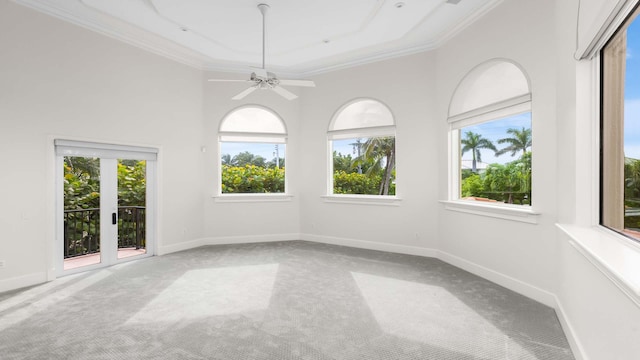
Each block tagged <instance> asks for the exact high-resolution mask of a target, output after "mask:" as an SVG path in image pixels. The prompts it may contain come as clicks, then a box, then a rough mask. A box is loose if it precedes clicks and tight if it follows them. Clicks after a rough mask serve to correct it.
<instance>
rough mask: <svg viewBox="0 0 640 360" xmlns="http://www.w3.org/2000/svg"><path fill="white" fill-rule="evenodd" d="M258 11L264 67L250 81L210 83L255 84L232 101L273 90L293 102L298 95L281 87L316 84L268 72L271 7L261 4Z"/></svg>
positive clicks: (226, 80) (312, 85) (258, 69)
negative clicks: (267, 36)
mask: <svg viewBox="0 0 640 360" xmlns="http://www.w3.org/2000/svg"><path fill="white" fill-rule="evenodd" d="M258 9H259V10H260V13H261V14H262V67H261V68H253V69H254V72H252V73H251V78H250V79H249V80H233V79H209V81H222V82H249V83H253V85H251V86H249V87H248V88H247V89H245V90H243V91H242V92H240V93H239V94H238V95H236V96H234V97H232V98H231V99H232V100H240V99H243V98H244V97H246V96H247V95H249V94H251V93H252V92H254V91H256V90H258V89H261V90H268V89H271V90H273V91H275V92H276V93H277V94H279V95H281V96H282V97H284V98H285V99H287V100H293V99H295V98H297V97H298V95H296V94H294V93H292V92H290V91H289V90H287V89H285V88H283V87H281V86H280V85H289V86H303V87H315V86H316V84H315V83H314V82H313V81H312V80H285V79H278V78H277V77H276V74H274V73H272V72H268V71H267V70H266V69H265V67H264V58H265V46H264V43H265V17H266V13H267V10H269V5H267V4H259V5H258Z"/></svg>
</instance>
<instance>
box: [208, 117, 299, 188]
mask: <svg viewBox="0 0 640 360" xmlns="http://www.w3.org/2000/svg"><path fill="white" fill-rule="evenodd" d="M219 140H220V154H221V166H220V168H221V171H220V174H221V176H220V193H222V194H233V193H236V194H237V193H284V192H285V159H286V156H285V153H286V143H287V129H286V126H285V124H284V122H283V121H282V119H281V118H280V117H279V116H278V115H277V114H276V113H275V112H273V111H271V110H269V109H267V108H264V107H261V106H257V105H250V106H245V107H241V108H238V109H235V110H233V111H231V112H230V113H229V114H228V115H227V116H225V118H224V119H223V120H222V122H221V123H220V129H219Z"/></svg>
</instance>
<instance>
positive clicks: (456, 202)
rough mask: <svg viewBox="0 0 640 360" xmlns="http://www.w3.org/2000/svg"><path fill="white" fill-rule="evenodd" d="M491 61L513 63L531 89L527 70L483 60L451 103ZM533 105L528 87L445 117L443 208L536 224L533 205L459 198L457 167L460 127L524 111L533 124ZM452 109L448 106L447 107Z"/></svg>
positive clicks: (458, 165) (455, 94)
mask: <svg viewBox="0 0 640 360" xmlns="http://www.w3.org/2000/svg"><path fill="white" fill-rule="evenodd" d="M491 62H496V63H499V62H505V63H511V64H512V65H515V66H516V67H517V68H518V69H519V70H520V71H521V72H522V75H523V76H524V78H525V79H526V81H527V83H528V88H529V89H531V86H530V81H529V79H528V77H527V75H526V72H525V71H524V70H523V69H522V68H521V67H520V66H519V65H518V64H516V63H515V62H513V61H511V60H507V59H492V60H489V61H486V62H484V63H482V64H480V65H478V66H476V67H475V68H473V69H471V70H470V71H469V72H468V73H467V75H465V77H464V78H463V79H462V80H461V82H460V83H459V84H458V88H457V89H456V92H454V95H453V97H452V103H453V101H454V99H455V98H456V96H457V95H459V94H458V93H457V91H458V89H460V87H461V86H462V85H463V84H464V83H465V80H466V79H467V78H468V76H469V75H472V74H474V72H475V71H476V70H477V69H480V68H481V67H483V66H485V65H487V64H490V63H491ZM532 110H533V107H532V95H531V92H530V90H529V92H528V93H526V94H518V95H516V96H513V97H510V98H507V99H502V100H500V101H497V102H494V103H490V104H486V105H484V106H480V107H478V108H475V109H470V110H467V111H465V112H463V113H457V114H451V113H450V114H449V117H448V119H447V122H448V125H449V128H448V148H449V159H448V164H449V167H448V174H449V176H448V178H449V181H448V184H449V185H448V194H447V195H448V199H447V200H443V201H441V203H442V204H443V205H444V208H445V209H447V210H451V211H457V212H463V213H468V214H474V215H480V216H489V217H495V218H500V219H505V220H512V221H520V222H525V223H530V224H537V223H538V217H539V216H538V215H539V213H538V212H536V211H535V210H534V209H535V208H534V206H535V205H533V204H532V205H531V206H523V205H516V204H504V203H500V202H486V203H485V202H474V201H468V200H462V199H461V198H460V186H461V179H460V168H461V153H460V152H461V150H460V129H462V128H465V127H467V126H471V125H478V124H485V123H489V122H492V121H497V120H500V119H503V118H506V117H509V116H515V115H519V114H523V113H527V112H531V113H532V124H531V125H532V127H533V111H532ZM450 112H451V109H450ZM533 163H534V162H533V161H532V169H531V172H532V189H531V193H532V198H533V197H534V196H533V194H534V193H535V189H534V185H533V184H534V181H533V177H534V175H533V174H534V173H535V170H534V168H535V166H534V164H533Z"/></svg>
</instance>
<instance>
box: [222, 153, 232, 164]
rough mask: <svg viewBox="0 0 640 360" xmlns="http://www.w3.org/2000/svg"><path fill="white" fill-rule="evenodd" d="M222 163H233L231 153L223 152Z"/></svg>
mask: <svg viewBox="0 0 640 360" xmlns="http://www.w3.org/2000/svg"><path fill="white" fill-rule="evenodd" d="M221 158H222V165H231V155H229V154H222V157H221Z"/></svg>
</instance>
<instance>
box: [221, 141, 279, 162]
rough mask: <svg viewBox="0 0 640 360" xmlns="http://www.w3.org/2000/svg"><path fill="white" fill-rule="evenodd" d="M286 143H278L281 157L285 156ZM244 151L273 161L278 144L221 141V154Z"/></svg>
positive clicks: (233, 153) (235, 153)
mask: <svg viewBox="0 0 640 360" xmlns="http://www.w3.org/2000/svg"><path fill="white" fill-rule="evenodd" d="M285 149H286V144H278V153H279V155H280V158H285V156H284V153H285ZM243 151H248V152H250V153H252V154H254V155H260V156H262V157H263V158H265V159H267V161H271V160H273V159H275V158H276V156H275V151H276V144H264V143H237V142H223V143H220V154H222V155H224V154H229V155H231V157H233V156H234V155H237V154H239V153H241V152H243Z"/></svg>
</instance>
